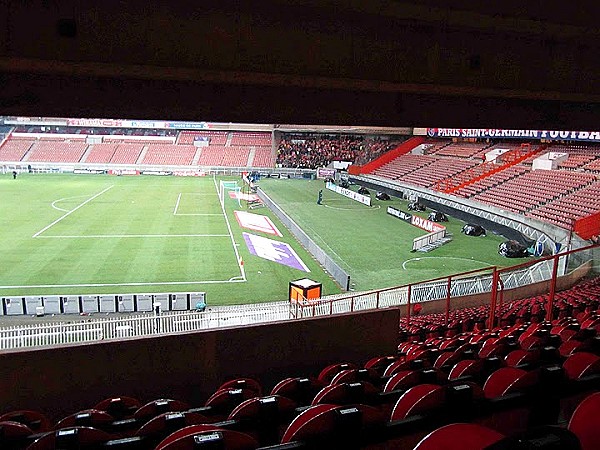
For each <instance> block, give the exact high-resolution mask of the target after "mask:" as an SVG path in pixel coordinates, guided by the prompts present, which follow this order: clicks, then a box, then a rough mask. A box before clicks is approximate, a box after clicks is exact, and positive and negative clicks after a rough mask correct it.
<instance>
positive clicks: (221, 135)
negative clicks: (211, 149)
mask: <svg viewBox="0 0 600 450" xmlns="http://www.w3.org/2000/svg"><path fill="white" fill-rule="evenodd" d="M196 137H202V138H208V139H209V145H225V143H226V142H227V137H228V133H227V132H226V131H189V130H183V131H180V132H179V135H178V137H177V144H178V145H191V144H193V143H194V139H195V138H196Z"/></svg>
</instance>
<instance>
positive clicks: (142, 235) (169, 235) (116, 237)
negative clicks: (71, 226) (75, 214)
mask: <svg viewBox="0 0 600 450" xmlns="http://www.w3.org/2000/svg"><path fill="white" fill-rule="evenodd" d="M172 237H175V238H179V237H186V238H189V237H229V235H228V234H90V235H87V236H76V235H73V236H69V235H64V236H61V235H59V236H39V238H40V239H102V238H106V239H110V238H113V239H121V238H172Z"/></svg>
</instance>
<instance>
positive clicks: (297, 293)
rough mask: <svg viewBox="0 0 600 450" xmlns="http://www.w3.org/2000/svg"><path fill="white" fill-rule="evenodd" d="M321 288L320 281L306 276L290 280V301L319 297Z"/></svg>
mask: <svg viewBox="0 0 600 450" xmlns="http://www.w3.org/2000/svg"><path fill="white" fill-rule="evenodd" d="M321 289H322V284H321V283H317V282H316V281H313V280H309V279H308V278H302V279H300V280H296V281H290V303H292V302H302V301H306V300H308V301H310V300H316V299H319V298H321Z"/></svg>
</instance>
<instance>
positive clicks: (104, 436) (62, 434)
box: [27, 427, 112, 450]
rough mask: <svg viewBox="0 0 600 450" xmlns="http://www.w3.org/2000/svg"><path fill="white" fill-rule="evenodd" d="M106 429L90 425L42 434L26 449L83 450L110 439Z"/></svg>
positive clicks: (95, 446)
mask: <svg viewBox="0 0 600 450" xmlns="http://www.w3.org/2000/svg"><path fill="white" fill-rule="evenodd" d="M111 437H112V436H111V435H110V434H109V433H107V432H106V431H102V430H97V429H95V428H90V427H72V428H63V429H61V430H56V431H53V432H51V433H45V434H43V435H42V436H41V437H40V438H39V439H37V440H35V441H34V442H33V443H32V444H31V445H30V446H29V447H27V450H80V449H81V450H83V449H86V448H97V447H98V446H99V445H100V444H103V443H106V442H108V441H110V440H111Z"/></svg>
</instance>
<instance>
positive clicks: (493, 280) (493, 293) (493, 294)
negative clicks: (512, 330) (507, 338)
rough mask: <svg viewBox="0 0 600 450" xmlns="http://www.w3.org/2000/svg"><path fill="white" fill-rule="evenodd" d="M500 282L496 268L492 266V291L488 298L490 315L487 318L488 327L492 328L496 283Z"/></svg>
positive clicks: (496, 294) (496, 290) (494, 313)
mask: <svg viewBox="0 0 600 450" xmlns="http://www.w3.org/2000/svg"><path fill="white" fill-rule="evenodd" d="M499 282H500V273H499V272H498V270H497V268H496V267H494V272H493V273H492V292H491V299H490V317H489V319H488V322H489V323H488V328H490V329H492V328H494V322H495V320H496V298H497V296H498V284H499Z"/></svg>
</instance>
